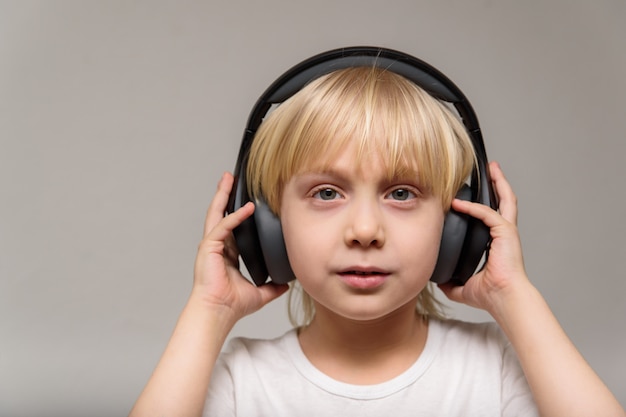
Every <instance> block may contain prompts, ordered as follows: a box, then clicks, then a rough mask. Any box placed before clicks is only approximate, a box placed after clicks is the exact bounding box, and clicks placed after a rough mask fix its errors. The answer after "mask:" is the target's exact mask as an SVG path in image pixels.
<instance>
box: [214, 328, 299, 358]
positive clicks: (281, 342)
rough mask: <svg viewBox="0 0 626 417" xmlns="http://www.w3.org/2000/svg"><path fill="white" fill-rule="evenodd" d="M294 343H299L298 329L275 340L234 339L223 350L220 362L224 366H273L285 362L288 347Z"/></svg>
mask: <svg viewBox="0 0 626 417" xmlns="http://www.w3.org/2000/svg"><path fill="white" fill-rule="evenodd" d="M294 341H297V331H296V329H292V330H290V331H288V332H286V333H285V334H283V335H282V336H279V337H276V338H273V339H255V338H247V337H236V338H232V339H230V340H229V341H228V343H227V344H226V346H225V347H224V349H223V350H222V353H221V355H220V358H219V361H220V362H222V364H223V365H224V364H231V363H241V362H244V363H245V362H248V361H250V362H254V363H256V364H257V365H258V364H259V363H264V362H267V363H270V364H273V363H275V362H276V360H279V359H283V360H284V358H285V354H286V352H287V349H288V347H289V346H290V344H292V343H293V342H294Z"/></svg>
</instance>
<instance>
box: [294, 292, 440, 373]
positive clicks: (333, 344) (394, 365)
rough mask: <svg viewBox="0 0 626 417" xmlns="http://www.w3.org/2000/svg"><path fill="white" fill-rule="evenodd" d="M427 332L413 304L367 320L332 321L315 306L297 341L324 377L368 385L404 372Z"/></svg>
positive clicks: (423, 341)
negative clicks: (325, 375)
mask: <svg viewBox="0 0 626 417" xmlns="http://www.w3.org/2000/svg"><path fill="white" fill-rule="evenodd" d="M427 332H428V324H427V322H426V320H425V319H423V318H422V317H420V316H419V315H418V314H417V312H416V310H415V303H414V302H412V303H407V305H405V306H403V307H401V308H399V309H398V310H396V311H394V312H392V313H390V314H389V315H387V316H385V317H381V318H379V319H376V320H371V321H358V320H351V319H347V318H345V317H338V316H337V315H335V314H333V313H332V312H330V311H328V310H326V309H325V308H323V307H322V306H316V314H315V318H314V319H313V321H312V322H311V324H310V325H309V326H307V327H306V328H304V329H302V330H301V332H300V334H299V340H300V345H301V346H302V350H303V351H304V354H305V355H306V356H307V357H308V359H309V360H310V361H311V363H313V365H314V366H316V367H317V368H318V369H319V370H321V371H322V372H324V373H326V374H327V375H329V376H330V377H333V378H335V379H337V380H341V381H343V382H348V383H355V384H372V383H379V382H383V381H385V380H388V379H391V378H393V377H394V376H397V375H399V374H400V373H402V372H403V371H405V370H406V369H408V368H409V367H410V366H411V365H412V364H413V363H414V362H415V361H416V360H417V358H418V357H419V355H420V354H421V352H422V349H423V347H424V345H425V343H426V336H427Z"/></svg>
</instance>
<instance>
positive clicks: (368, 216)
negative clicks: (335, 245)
mask: <svg viewBox="0 0 626 417" xmlns="http://www.w3.org/2000/svg"><path fill="white" fill-rule="evenodd" d="M345 240H346V244H347V245H348V246H355V245H356V246H361V247H364V248H365V247H370V246H372V247H377V248H380V247H382V246H383V245H384V244H385V233H384V227H383V218H382V212H381V210H380V207H378V205H377V204H373V203H364V202H359V203H356V202H355V204H354V207H353V209H352V210H349V213H348V220H347V226H346V233H345Z"/></svg>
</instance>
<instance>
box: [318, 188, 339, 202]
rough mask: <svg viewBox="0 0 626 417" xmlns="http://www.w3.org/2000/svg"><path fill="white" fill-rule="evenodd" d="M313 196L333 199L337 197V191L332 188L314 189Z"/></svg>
mask: <svg viewBox="0 0 626 417" xmlns="http://www.w3.org/2000/svg"><path fill="white" fill-rule="evenodd" d="M313 197H315V198H319V199H320V200H334V199H336V198H338V197H339V193H337V191H336V190H333V189H332V188H322V189H320V190H317V191H315V193H314V194H313Z"/></svg>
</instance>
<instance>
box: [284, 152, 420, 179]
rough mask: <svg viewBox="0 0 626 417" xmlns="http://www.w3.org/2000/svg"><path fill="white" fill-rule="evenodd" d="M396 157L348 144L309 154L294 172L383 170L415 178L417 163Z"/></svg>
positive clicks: (297, 173) (363, 172)
mask: <svg viewBox="0 0 626 417" xmlns="http://www.w3.org/2000/svg"><path fill="white" fill-rule="evenodd" d="M394 159H395V158H394V157H393V156H392V155H391V154H389V153H388V152H385V151H383V150H381V149H369V150H360V149H358V148H357V147H355V146H347V147H344V148H343V149H340V150H336V151H335V152H325V153H322V154H317V155H314V154H309V155H307V158H306V160H305V161H302V164H301V165H300V168H299V169H298V170H297V171H296V172H294V174H295V175H300V174H309V173H316V174H337V173H341V172H356V173H358V174H360V175H366V174H368V173H370V172H371V171H378V172H379V173H380V172H382V174H383V176H385V177H387V178H401V177H402V178H407V177H410V178H415V177H417V176H418V169H417V165H416V164H415V163H413V164H410V163H408V161H406V160H400V161H396V160H394Z"/></svg>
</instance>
